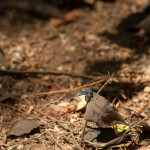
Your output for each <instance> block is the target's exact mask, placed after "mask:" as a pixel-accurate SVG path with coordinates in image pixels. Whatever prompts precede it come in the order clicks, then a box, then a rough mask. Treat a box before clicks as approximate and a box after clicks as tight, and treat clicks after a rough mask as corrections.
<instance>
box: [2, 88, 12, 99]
mask: <svg viewBox="0 0 150 150" xmlns="http://www.w3.org/2000/svg"><path fill="white" fill-rule="evenodd" d="M7 98H10V93H9V92H8V91H7V90H6V89H4V88H1V89H0V101H4V100H6V99H7Z"/></svg>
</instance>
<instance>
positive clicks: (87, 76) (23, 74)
mask: <svg viewBox="0 0 150 150" xmlns="http://www.w3.org/2000/svg"><path fill="white" fill-rule="evenodd" d="M38 74H44V75H45V74H52V75H66V76H70V77H74V78H75V77H78V78H85V79H95V77H94V76H89V75H82V74H73V73H69V72H60V71H12V70H0V75H10V76H14V75H22V76H29V75H38Z"/></svg>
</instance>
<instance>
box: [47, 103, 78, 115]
mask: <svg viewBox="0 0 150 150" xmlns="http://www.w3.org/2000/svg"><path fill="white" fill-rule="evenodd" d="M75 110H76V105H75V104H74V103H70V102H62V103H59V104H58V105H52V106H50V107H47V108H46V109H45V110H44V113H45V114H46V115H48V116H53V117H60V116H63V115H66V114H67V113H69V112H72V111H75Z"/></svg>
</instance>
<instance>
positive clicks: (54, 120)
mask: <svg viewBox="0 0 150 150" xmlns="http://www.w3.org/2000/svg"><path fill="white" fill-rule="evenodd" d="M21 100H24V102H26V103H27V104H28V105H30V106H31V103H30V101H29V100H28V99H21ZM33 110H35V111H36V112H38V113H39V114H41V115H43V116H45V117H46V118H47V119H50V120H52V121H53V122H55V123H57V124H58V125H60V126H61V127H62V128H63V129H65V130H66V131H69V132H71V131H70V129H68V128H67V127H66V126H67V124H64V123H63V122H59V121H58V120H57V119H55V118H54V117H51V116H48V115H46V114H44V113H43V112H41V111H40V110H38V109H36V108H35V107H33Z"/></svg>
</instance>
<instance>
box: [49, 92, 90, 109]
mask: <svg viewBox="0 0 150 150" xmlns="http://www.w3.org/2000/svg"><path fill="white" fill-rule="evenodd" d="M90 93H92V91H91V90H89V91H82V92H81V93H80V94H77V95H75V96H72V97H68V98H65V99H60V100H58V101H55V102H51V103H48V104H46V106H49V105H51V104H56V103H59V102H62V101H66V100H68V99H71V98H74V97H78V96H81V95H86V94H90Z"/></svg>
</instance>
